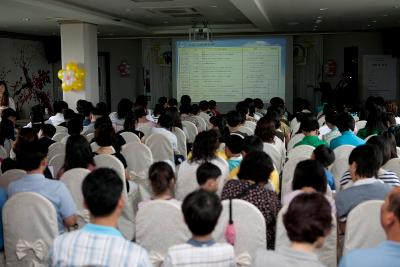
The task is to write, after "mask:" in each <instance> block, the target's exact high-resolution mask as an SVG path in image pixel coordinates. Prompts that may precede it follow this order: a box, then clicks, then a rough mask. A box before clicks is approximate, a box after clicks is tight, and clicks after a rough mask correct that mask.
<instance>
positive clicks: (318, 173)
mask: <svg viewBox="0 0 400 267" xmlns="http://www.w3.org/2000/svg"><path fill="white" fill-rule="evenodd" d="M327 184H328V181H327V178H326V175H325V170H324V166H322V164H321V163H319V162H318V161H316V160H311V159H307V160H303V161H300V162H299V163H297V166H296V168H295V170H294V175H293V181H292V189H293V191H294V190H300V189H302V188H303V187H312V188H314V189H315V190H316V191H317V192H321V193H326V188H327Z"/></svg>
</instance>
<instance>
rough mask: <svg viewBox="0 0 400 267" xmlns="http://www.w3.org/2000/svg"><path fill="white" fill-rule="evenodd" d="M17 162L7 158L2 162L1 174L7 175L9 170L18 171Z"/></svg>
mask: <svg viewBox="0 0 400 267" xmlns="http://www.w3.org/2000/svg"><path fill="white" fill-rule="evenodd" d="M17 168H18V166H17V162H16V161H15V160H13V159H11V158H5V159H3V161H2V162H1V172H2V173H5V172H6V171H8V170H13V169H17Z"/></svg>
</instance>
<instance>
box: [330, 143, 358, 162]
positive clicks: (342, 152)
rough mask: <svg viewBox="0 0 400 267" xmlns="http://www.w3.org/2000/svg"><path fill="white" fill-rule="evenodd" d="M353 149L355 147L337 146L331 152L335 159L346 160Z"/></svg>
mask: <svg viewBox="0 0 400 267" xmlns="http://www.w3.org/2000/svg"><path fill="white" fill-rule="evenodd" d="M354 148H355V146H352V145H341V146H338V147H337V148H335V149H334V150H333V152H334V153H335V159H340V158H344V159H348V158H349V156H350V153H351V151H353V149H354Z"/></svg>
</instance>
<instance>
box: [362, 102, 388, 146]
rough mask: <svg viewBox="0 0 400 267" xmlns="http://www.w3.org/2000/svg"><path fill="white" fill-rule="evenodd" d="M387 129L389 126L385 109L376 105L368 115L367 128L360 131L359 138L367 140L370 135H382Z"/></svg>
mask: <svg viewBox="0 0 400 267" xmlns="http://www.w3.org/2000/svg"><path fill="white" fill-rule="evenodd" d="M386 129H387V124H386V116H385V111H384V107H382V106H379V105H376V104H375V105H374V106H373V108H372V109H371V110H370V111H369V113H368V116H367V124H365V128H363V129H359V130H358V132H357V136H358V137H360V138H361V139H365V138H367V137H368V136H370V135H376V134H381V133H382V132H384V131H385V130H386Z"/></svg>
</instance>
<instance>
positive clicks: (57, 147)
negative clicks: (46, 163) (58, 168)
mask: <svg viewBox="0 0 400 267" xmlns="http://www.w3.org/2000/svg"><path fill="white" fill-rule="evenodd" d="M57 154H65V144H63V143H61V142H55V143H53V144H51V145H50V146H49V153H47V158H48V159H49V160H50V159H52V158H53V157H54V156H55V155H57Z"/></svg>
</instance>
